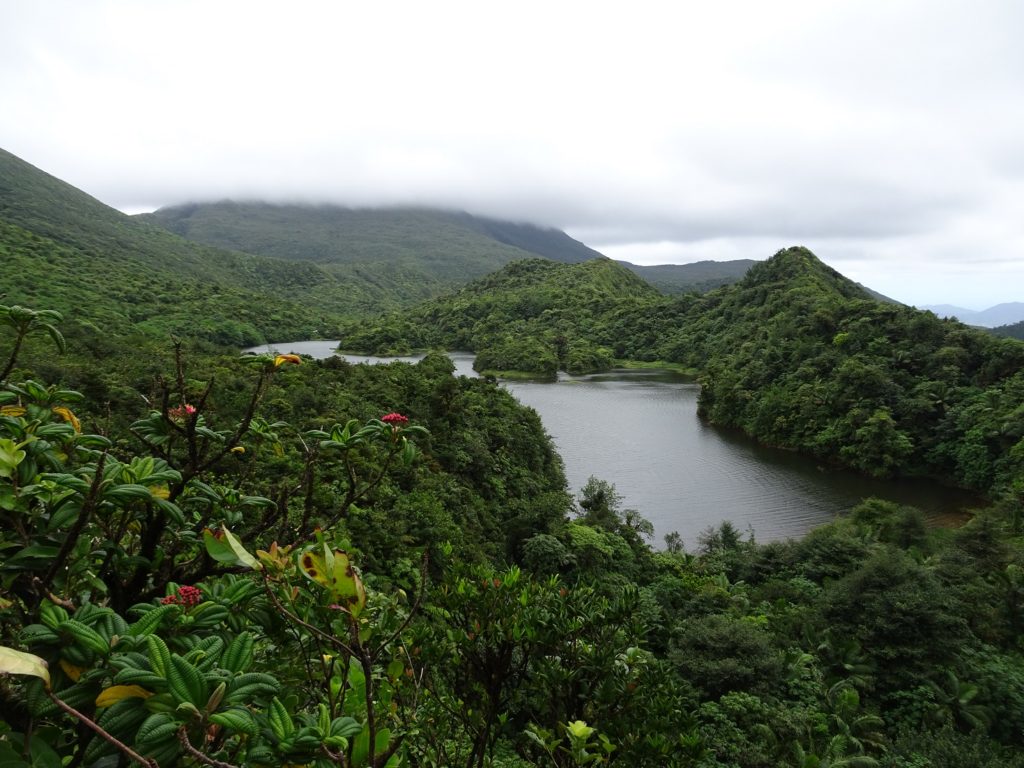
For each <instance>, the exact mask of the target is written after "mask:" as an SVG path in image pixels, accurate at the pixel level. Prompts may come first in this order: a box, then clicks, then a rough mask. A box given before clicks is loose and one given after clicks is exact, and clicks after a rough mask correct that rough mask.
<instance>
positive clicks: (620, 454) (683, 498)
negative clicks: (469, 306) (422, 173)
mask: <svg viewBox="0 0 1024 768" xmlns="http://www.w3.org/2000/svg"><path fill="white" fill-rule="evenodd" d="M336 346H337V342H335V341H305V342H296V343H291V344H276V345H273V348H274V349H275V350H276V351H278V352H295V353H297V354H307V355H310V356H312V357H317V358H322V357H328V356H330V355H332V354H334V349H335V348H336ZM258 349H259V350H265V349H266V348H258ZM449 356H450V357H451V358H452V360H453V362H454V363H455V365H456V374H457V375H467V376H475V375H476V373H475V372H474V371H473V368H472V363H473V355H472V354H469V353H458V352H454V353H450V354H449ZM345 358H346V359H348V360H350V361H352V362H371V363H372V362H382V360H383V359H382V358H374V357H359V356H354V355H346V356H345ZM386 359H387V360H394V359H399V360H408V361H409V362H415V361H416V360H418V359H419V358H417V357H409V358H386ZM502 386H504V387H505V388H506V389H508V391H509V392H511V393H512V394H513V395H515V397H516V398H517V399H518V400H519V401H520V402H521V403H523V404H524V405H528V406H530V407H531V408H534V409H535V410H536V411H537V412H538V413H539V414H540V417H541V420H542V421H543V422H544V426H545V428H546V429H547V431H548V434H550V435H551V437H552V439H553V441H554V443H555V445H556V447H557V448H558V452H559V453H560V454H561V456H562V459H563V461H564V462H565V474H566V478H567V479H568V481H569V487H570V489H571V490H572V491H573V492H574V493H576V492H578V491H579V489H580V488H581V487H582V486H583V485H584V484H585V483H586V482H587V479H588V478H589V477H590V476H591V475H594V476H596V477H598V478H600V479H602V480H606V481H608V482H610V483H614V484H615V488H616V490H617V491H618V493H619V494H621V495H622V497H623V506H624V507H625V508H631V509H636V510H638V511H639V512H640V513H641V514H642V515H643V516H644V517H645V518H647V519H648V520H650V521H651V522H652V523H653V524H654V528H655V540H654V542H653V543H654V544H656V545H660V543H661V540H662V537H663V536H664V535H665V534H666V533H669V532H671V531H678V532H679V534H680V535H681V536H682V537H683V541H684V542H685V543H686V546H687V548H688V549H691V550H692V549H694V548H695V547H696V545H697V542H698V538H699V536H700V534H701V532H702V531H704V530H705V529H707V528H708V527H709V526H717V525H719V524H720V523H721V522H722V521H724V520H730V521H731V522H732V523H733V524H734V525H735V526H736V527H737V528H739V529H740V530H741V531H746V530H748V529H752V530H753V532H754V534H755V536H756V538H757V540H758V541H774V540H777V539H786V538H796V537H799V536H802V535H804V534H805V533H807V531H809V530H810V529H811V528H813V527H815V526H817V525H821V524H822V523H827V522H829V521H830V520H833V519H834V518H835V516H836V515H838V514H843V513H846V512H848V511H849V510H850V509H852V508H853V507H854V506H856V505H857V504H858V503H859V502H860V501H861V500H862V499H864V498H866V497H869V496H877V497H879V498H883V499H888V500H890V501H895V502H899V503H901V504H912V505H914V506H917V507H920V508H921V509H922V510H924V512H925V514H926V516H927V517H928V519H929V520H930V521H931V522H932V523H933V524H945V525H948V524H955V523H957V522H959V521H961V520H962V519H963V517H964V515H963V510H964V509H965V508H966V507H969V506H971V505H972V504H977V503H979V501H978V499H977V498H975V497H973V496H971V495H970V494H966V493H963V492H960V491H957V490H954V489H950V488H944V487H942V486H940V485H938V484H935V483H931V482H927V481H909V480H899V481H894V480H873V479H871V478H867V477H864V476H862V475H858V474H856V473H853V472H846V471H841V470H834V469H826V468H824V467H822V466H820V465H819V464H818V463H817V462H815V461H814V460H813V459H809V458H807V457H805V456H800V455H797V454H793V453H789V452H786V451H779V450H775V449H771V448H765V447H763V446H759V445H757V444H756V443H754V442H753V441H752V440H750V439H749V438H747V437H745V436H743V435H740V434H735V433H732V432H729V431H725V430H722V429H718V428H716V427H712V426H708V425H707V424H705V423H704V422H702V421H701V420H700V419H699V418H697V396H698V394H699V387H698V386H697V385H696V384H695V383H694V382H692V381H689V380H687V379H685V378H683V377H682V376H680V375H678V374H675V373H673V372H670V371H664V370H650V369H646V370H643V369H641V370H616V371H612V372H609V373H601V374H593V375H590V376H568V375H565V374H561V375H560V377H559V379H558V381H557V382H535V381H506V382H502Z"/></svg>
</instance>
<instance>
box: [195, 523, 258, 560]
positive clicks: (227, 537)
mask: <svg viewBox="0 0 1024 768" xmlns="http://www.w3.org/2000/svg"><path fill="white" fill-rule="evenodd" d="M203 541H204V542H205V544H206V551H207V553H208V554H209V555H210V557H212V558H213V559H214V560H216V561H217V562H218V563H228V564H231V565H244V566H246V567H247V568H252V569H253V570H254V571H260V570H263V565H262V564H261V563H260V561H259V560H257V559H256V557H255V556H254V555H252V554H250V553H249V552H248V551H247V550H246V549H245V547H243V546H242V544H241V542H239V541H238V539H236V538H235V536H234V534H232V533H231V531H229V530H228V529H227V526H222V527H221V529H220V535H219V536H217V535H215V534H214V533H213V531H211V530H210V529H209V528H207V529H206V530H205V531H203Z"/></svg>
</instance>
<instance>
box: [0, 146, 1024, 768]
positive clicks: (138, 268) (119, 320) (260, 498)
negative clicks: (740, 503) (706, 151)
mask: <svg viewBox="0 0 1024 768" xmlns="http://www.w3.org/2000/svg"><path fill="white" fill-rule="evenodd" d="M4 160H5V163H4V165H3V169H4V173H5V174H6V175H5V176H4V177H2V178H3V184H2V185H0V189H2V195H3V197H2V199H3V201H4V202H3V205H4V208H3V211H4V215H3V216H0V259H2V264H3V272H2V273H0V274H2V280H3V284H2V286H0V291H6V292H8V294H9V295H8V298H6V299H4V301H0V765H2V766H4V768H29V767H30V766H40V767H42V768H59V767H60V766H82V768H111V767H112V766H120V765H128V764H129V763H131V764H138V765H146V766H148V765H151V766H157V765H159V766H166V767H167V768H170V767H172V766H174V767H179V766H180V767H184V766H198V765H205V766H222V767H225V768H232V767H233V766H239V767H241V766H267V767H268V768H287V766H297V765H308V766H316V767H317V768H321V767H324V768H326V766H346V767H349V768H367V767H369V766H375V767H377V768H399V767H400V766H466V767H467V768H552V767H555V768H569V766H577V767H578V766H581V765H587V766H609V767H612V768H614V767H615V766H621V767H622V768H627V767H628V768H664V767H668V766H671V768H778V767H779V766H795V767H798V768H825V767H826V766H832V767H833V768H839V766H850V767H851V768H854V767H863V768H961V767H962V766H971V768H1024V646H1022V643H1021V638H1022V636H1024V512H1022V510H1024V344H1022V343H1020V342H1018V341H1015V340H1012V339H1000V338H997V337H995V336H993V335H991V334H987V333H982V332H979V331H976V330H973V329H970V328H967V327H965V326H963V325H961V324H959V323H957V322H955V321H945V320H939V319H937V318H936V317H935V316H934V315H932V314H931V313H927V312H918V311H915V310H912V309H909V308H906V307H902V306H897V305H890V304H885V303H881V302H878V301H876V300H874V299H873V298H871V297H870V296H869V295H868V294H867V293H865V292H864V290H863V289H861V288H860V287H859V286H857V285H855V284H854V283H851V282H850V281H849V280H846V279H845V278H844V277H843V276H842V275H840V274H838V273H837V272H835V271H834V270H832V269H830V268H829V267H827V266H826V265H824V264H822V263H821V262H820V261H819V260H818V259H817V258H816V257H815V256H814V255H813V254H811V253H810V252H809V251H807V250H806V249H803V248H790V249H786V250H784V251H780V252H779V253H777V254H776V255H775V256H774V257H772V258H771V259H769V260H768V261H766V262H763V263H759V264H757V265H756V266H754V267H752V268H751V269H750V271H749V273H748V274H747V275H746V276H745V277H744V278H743V280H742V281H740V282H739V283H737V284H735V285H731V286H728V287H725V288H720V289H718V290H716V291H713V292H711V293H710V294H708V295H705V296H697V295H687V296H680V297H675V298H669V297H665V296H661V295H660V294H658V293H657V292H656V291H655V290H654V289H653V288H651V287H650V286H649V285H648V284H646V283H644V282H643V281H641V280H640V279H639V278H638V277H637V276H636V275H634V274H633V273H632V272H630V271H629V270H628V269H626V268H624V267H623V266H621V265H619V264H617V263H615V262H612V261H609V260H606V259H593V260H589V261H585V262H582V263H579V264H559V263H556V262H553V261H545V260H541V259H532V260H525V261H519V262H515V263H512V264H509V265H507V266H506V267H504V268H503V269H502V270H501V271H499V272H497V273H495V274H492V275H488V276H486V277H484V278H481V279H479V280H477V281H476V282H475V283H473V284H471V285H469V286H467V287H465V288H463V289H462V290H460V291H458V292H456V293H454V294H451V295H449V296H447V297H445V298H443V299H437V300H432V301H429V302H425V303H423V304H421V305H420V306H418V307H416V308H415V309H413V310H410V311H409V312H407V313H405V314H401V315H398V314H392V315H389V316H387V317H386V318H384V319H383V320H382V321H381V322H379V323H377V324H376V325H372V326H366V327H364V328H362V332H363V335H364V341H366V343H370V342H371V341H373V342H374V343H378V344H384V345H388V344H390V345H391V346H397V345H401V344H406V345H410V344H413V343H416V344H445V345H447V344H451V343H454V342H453V341H452V340H462V341H464V342H465V345H466V346H471V345H472V348H475V349H477V351H478V353H479V357H478V360H479V359H480V358H486V356H487V355H490V356H491V359H492V361H493V362H494V364H495V365H496V366H499V367H500V366H504V365H506V364H508V365H512V366H515V367H524V366H526V365H528V364H532V361H534V360H547V361H549V363H547V364H548V365H553V366H555V367H558V366H562V367H568V368H576V367H579V368H582V369H593V368H597V367H601V366H602V365H605V364H606V363H607V361H608V358H609V356H611V355H614V356H616V357H621V358H628V359H635V360H654V359H658V358H662V359H671V360H675V361H677V362H679V363H681V364H685V365H688V366H691V367H694V368H696V369H699V370H700V371H701V372H702V383H703V391H702V396H701V404H700V407H701V410H702V412H703V413H704V415H705V416H706V417H708V418H710V419H711V420H713V421H714V422H716V423H719V424H723V425H728V426H733V427H736V428H739V429H742V430H744V431H746V432H748V433H749V434H751V435H753V436H755V437H756V438H758V439H759V440H761V441H763V442H768V443H773V444H776V445H780V446H785V447H787V448H790V449H793V450H800V451H805V452H809V453H812V454H814V455H816V456H818V457H820V459H821V461H822V463H823V464H826V463H830V462H839V463H845V464H847V465H849V466H852V467H855V468H857V469H859V470H861V471H863V472H869V473H873V474H929V475H933V476H936V477H939V478H941V479H942V480H943V481H944V482H948V483H954V484H959V485H963V486H965V487H970V488H975V489H977V490H978V491H980V492H982V493H984V494H987V495H989V496H990V497H992V500H993V504H992V506H991V507H990V508H989V509H987V510H981V511H979V512H978V513H977V515H976V516H975V518H974V519H973V520H972V521H971V522H969V523H968V524H966V525H964V526H963V527H962V528H959V529H957V530H951V529H929V528H928V527H926V526H925V524H924V520H923V517H922V515H921V513H920V511H919V510H915V509H913V508H911V507H903V506H899V505H896V504H891V503H888V502H883V501H879V500H877V499H874V500H872V499H869V500H865V501H864V502H862V503H861V504H860V505H858V506H857V507H856V508H855V509H854V510H853V511H852V512H851V513H850V514H849V515H848V516H837V519H836V521H835V522H833V523H831V524H829V525H825V526H822V527H820V528H818V529H815V530H814V531H812V532H811V533H809V534H808V535H807V536H805V537H804V538H803V539H801V540H799V541H785V542H771V543H768V544H758V543H756V542H755V541H754V540H753V536H749V537H744V536H743V535H742V534H741V532H739V531H738V530H736V528H735V527H734V526H732V525H731V524H729V523H728V522H725V523H722V524H721V525H720V526H719V527H718V528H715V529H708V530H707V531H706V532H705V533H704V534H703V535H702V536H701V537H700V538H699V539H698V541H697V542H687V544H689V545H690V550H689V551H686V550H684V548H683V544H682V542H680V541H679V539H678V537H675V538H672V537H671V536H670V537H666V541H665V544H666V546H665V548H664V549H663V550H661V551H656V550H655V549H653V548H652V547H651V546H650V545H649V544H648V542H647V539H648V538H649V537H650V535H651V529H652V528H651V525H650V523H649V522H647V521H646V520H645V519H644V517H643V510H633V509H623V507H622V499H621V497H620V496H619V495H618V494H617V493H616V492H615V487H614V486H613V485H612V484H610V483H608V482H605V481H603V480H599V479H592V480H591V482H589V483H588V484H587V486H586V487H585V488H584V489H583V490H582V492H581V493H580V496H579V498H578V499H576V500H573V499H571V498H570V497H569V495H568V494H567V493H566V484H565V478H564V474H563V471H562V466H561V461H560V460H559V457H558V455H557V453H556V452H555V450H554V448H553V445H552V443H551V440H550V438H549V437H548V436H547V434H546V433H545V430H544V426H543V424H542V423H541V422H540V420H539V418H538V416H537V414H536V413H535V412H533V411H532V410H531V409H528V408H525V407H523V406H522V405H520V404H519V403H518V402H517V401H516V400H515V399H514V398H513V397H512V396H511V395H510V394H509V392H508V391H507V390H506V389H505V388H503V387H501V386H498V385H497V384H496V383H494V382H493V381H490V380H488V379H487V378H486V377H482V378H469V377H454V376H452V375H451V374H452V371H453V366H452V363H451V361H450V360H449V359H447V358H446V357H444V356H443V355H440V354H429V355H427V356H426V357H425V358H424V359H423V360H422V361H420V362H419V363H418V364H416V365H408V364H405V363H392V364H389V365H380V366H368V365H353V364H350V363H348V362H346V361H344V360H342V359H340V358H337V357H334V358H330V359H327V360H322V361H312V360H308V359H305V360H303V359H300V358H298V357H297V356H290V355H284V356H276V357H275V356H272V355H266V356H246V357H245V358H241V359H240V357H239V355H237V354H236V352H235V351H234V350H231V351H230V354H224V352H225V348H224V347H220V346H213V345H210V344H208V343H200V342H196V341H195V338H196V336H198V337H199V338H201V339H202V338H206V339H219V338H220V335H221V334H223V333H226V332H227V331H228V330H232V329H230V328H229V327H227V326H224V325H222V324H223V323H227V322H236V323H238V324H239V326H240V329H241V330H239V329H234V330H237V331H238V332H239V333H241V332H242V331H245V332H249V331H247V330H245V328H244V324H246V323H249V324H251V326H252V329H253V330H252V331H251V332H252V333H261V332H262V331H261V328H266V331H265V334H266V335H272V334H273V335H275V337H276V336H277V334H286V333H289V334H290V333H298V332H303V331H304V330H305V328H304V327H303V326H302V323H310V322H312V320H311V319H310V317H311V315H312V312H313V310H312V309H311V307H313V306H315V303H310V304H307V305H303V304H301V303H300V302H301V301H308V302H315V301H321V300H322V297H323V296H326V295H328V292H329V289H331V287H332V286H335V285H336V283H335V282H333V280H334V278H333V277H332V275H331V274H330V273H329V272H327V271H324V270H322V269H321V268H320V267H319V266H318V265H316V264H311V263H306V262H287V261H281V260H274V259H271V258H256V257H250V256H247V255H245V254H240V253H229V252H222V251H217V250H215V249H213V248H208V247H199V246H195V245H194V244H191V243H187V242H185V241H182V240H180V239H178V238H176V237H175V236H173V235H170V234H169V233H165V232H163V233H162V232H160V231H158V230H148V231H147V230H144V229H140V228H139V226H140V224H139V223H128V222H126V221H125V219H124V217H121V216H120V214H117V212H112V211H110V209H106V208H104V207H102V206H99V207H97V206H98V204H97V203H96V202H95V201H93V200H91V199H90V198H88V197H87V196H85V195H82V194H81V193H76V192H75V191H74V190H72V189H71V188H69V187H66V185H61V184H60V183H59V182H56V180H52V179H50V178H49V177H45V176H36V175H34V174H38V173H39V172H37V171H35V170H34V169H31V168H30V167H25V166H24V164H19V163H16V162H11V160H10V158H4ZM22 183H23V184H24V186H20V185H21V184H22ZM32 185H35V186H32ZM22 190H25V191H24V192H23V191H22ZM65 207H66V208H68V215H67V217H66V218H65V217H64V216H63V211H64V209H65ZM8 211H9V212H10V213H9V214H8V213H7V212H8ZM510 236H511V235H510ZM208 259H209V263H207V260H208ZM232 260H234V261H232ZM225 263H227V264H232V265H233V267H232V268H230V269H225V268H224V264H225ZM234 270H238V271H239V272H240V273H241V274H239V275H235V271H234ZM275 270H278V271H275ZM290 275H293V276H294V277H295V282H294V283H292V284H289V283H287V282H286V280H287V279H288V277H289V276H290ZM267 276H271V277H272V278H273V279H274V280H277V281H280V282H281V285H280V286H275V285H274V284H272V283H268V284H267V285H266V286H262V287H261V286H260V285H259V284H258V283H257V282H255V281H256V280H257V278H261V277H262V278H266V277H267ZM343 287H345V289H346V290H347V291H349V293H348V294H346V295H345V297H343V299H339V306H350V305H351V304H350V302H351V301H352V299H351V292H352V291H354V290H355V288H354V286H352V285H348V286H343ZM387 287H388V286H387V285H384V286H383V288H385V289H386V288H387ZM318 292H324V293H322V294H318ZM285 294H287V296H285ZM317 296H321V298H317ZM311 297H312V298H311ZM11 298H16V299H17V300H18V301H19V302H21V301H23V302H24V303H26V304H30V305H31V309H30V310H25V309H23V308H19V309H15V308H13V307H11V306H10V305H9V304H8V303H7V302H9V301H10V299H11ZM11 303H13V302H11ZM54 308H59V309H60V310H61V311H63V312H64V313H66V314H67V315H68V319H67V320H64V321H61V320H60V319H59V318H58V317H57V316H56V315H55V314H54V313H52V312H48V311H45V310H49V309H54ZM32 310H41V312H38V313H35V314H33V312H32ZM247 313H248V314H247ZM260 323H262V324H263V325H259V324H260ZM175 324H180V327H181V328H183V329H184V331H185V332H187V333H191V334H192V336H193V338H192V339H191V340H189V341H187V342H185V343H183V344H181V345H180V346H177V345H172V344H171V343H170V339H169V338H168V337H167V333H168V331H169V330H171V329H172V328H173V327H174V326H175ZM51 326H55V327H51ZM58 329H59V331H63V332H64V333H65V335H66V336H67V337H68V342H69V348H70V350H69V353H68V354H67V355H64V356H59V355H57V354H55V351H56V350H57V349H58V348H59V347H61V346H62V344H60V343H59V342H60V341H61V337H60V336H59V331H58ZM350 331H351V334H352V335H351V336H350V337H349V339H350V340H353V339H356V338H357V334H358V332H360V326H356V325H352V326H350ZM26 340H27V341H26ZM23 341H26V344H25V345H23V344H22V342H23ZM55 342H57V343H56V345H55ZM83 348H84V354H83V351H82V350H83ZM596 418H598V419H599V418H601V417H600V415H598V416H596ZM636 429H637V430H638V431H639V432H641V433H642V430H643V425H642V424H638V425H637V427H636ZM618 438H619V436H618V435H616V434H609V435H608V440H609V441H610V445H613V446H614V445H616V444H617V443H616V441H617V440H618ZM679 460H680V464H681V465H682V464H683V462H684V457H680V458H679ZM690 466H692V465H690ZM751 492H752V493H757V489H756V488H753V489H751ZM685 503H686V500H685V499H681V500H680V504H685ZM723 513H724V514H726V515H727V514H728V510H723ZM282 660H288V661H289V662H290V663H282Z"/></svg>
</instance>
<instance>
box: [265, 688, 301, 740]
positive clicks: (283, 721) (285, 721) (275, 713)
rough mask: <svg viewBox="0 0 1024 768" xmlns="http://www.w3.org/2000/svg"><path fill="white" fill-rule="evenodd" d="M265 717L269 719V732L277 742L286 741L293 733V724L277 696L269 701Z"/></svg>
mask: <svg viewBox="0 0 1024 768" xmlns="http://www.w3.org/2000/svg"><path fill="white" fill-rule="evenodd" d="M267 717H268V718H269V719H270V730H271V731H273V733H274V736H275V737H276V738H277V740H278V741H283V740H284V739H287V738H288V737H289V736H291V735H292V733H293V732H294V731H295V724H294V723H293V722H292V718H291V716H290V715H289V714H288V710H287V709H286V708H285V706H284V704H282V703H281V700H280V699H278V698H277V696H275V697H274V698H273V699H272V700H271V701H270V711H269V712H268V713H267Z"/></svg>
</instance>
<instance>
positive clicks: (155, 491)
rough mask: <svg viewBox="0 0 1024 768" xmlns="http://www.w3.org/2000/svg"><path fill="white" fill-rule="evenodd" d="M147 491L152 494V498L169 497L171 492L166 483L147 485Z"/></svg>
mask: <svg viewBox="0 0 1024 768" xmlns="http://www.w3.org/2000/svg"><path fill="white" fill-rule="evenodd" d="M149 492H150V493H151V494H152V495H153V498H154V499H169V498H171V492H170V490H169V489H168V488H167V486H166V485H151V486H149Z"/></svg>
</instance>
